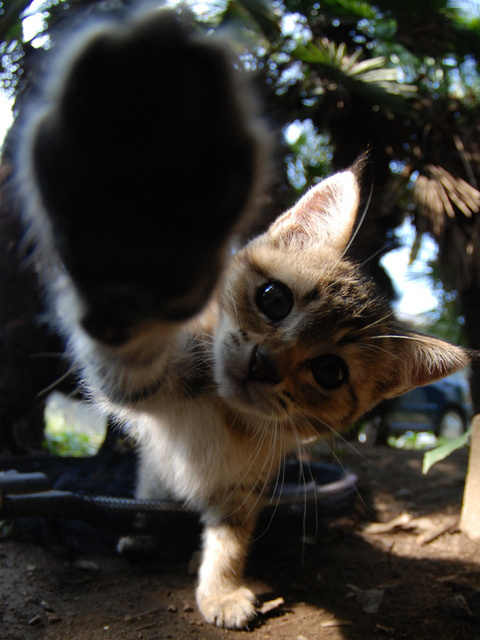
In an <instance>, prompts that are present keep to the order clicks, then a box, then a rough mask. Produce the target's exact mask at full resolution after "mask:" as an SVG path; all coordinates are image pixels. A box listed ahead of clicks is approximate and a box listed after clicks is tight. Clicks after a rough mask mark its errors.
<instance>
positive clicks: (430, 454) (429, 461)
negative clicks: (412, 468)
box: [422, 427, 472, 475]
mask: <svg viewBox="0 0 480 640" xmlns="http://www.w3.org/2000/svg"><path fill="white" fill-rule="evenodd" d="M471 433H472V428H471V427H470V429H468V431H465V433H464V434H463V435H461V436H460V437H459V438H455V440H450V441H449V442H446V443H445V444H442V445H440V446H439V447H435V449H431V450H430V451H427V452H426V454H425V455H424V456H423V466H422V473H423V474H424V475H425V474H427V473H428V472H429V471H430V469H431V468H432V467H433V465H434V464H436V463H437V462H440V460H443V459H444V458H446V457H447V456H449V455H450V454H451V453H453V452H454V451H456V450H457V449H461V448H462V447H464V446H465V445H467V444H468V440H469V438H470V435H471Z"/></svg>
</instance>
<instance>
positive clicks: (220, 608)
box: [197, 587, 256, 629]
mask: <svg viewBox="0 0 480 640" xmlns="http://www.w3.org/2000/svg"><path fill="white" fill-rule="evenodd" d="M197 601H198V607H199V609H200V611H201V613H202V614H203V616H204V617H205V620H206V621H207V622H210V623H211V624H216V625H217V627H226V628H228V629H243V628H244V627H246V626H247V625H248V623H249V622H251V621H252V620H253V619H254V618H255V616H256V607H255V605H256V598H255V595H254V594H253V593H252V592H251V591H250V589H247V588H246V587H240V589H236V590H235V591H230V592H228V593H224V594H217V595H215V596H202V595H200V594H198V595H197Z"/></svg>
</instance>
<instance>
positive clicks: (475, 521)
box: [460, 414, 480, 543]
mask: <svg viewBox="0 0 480 640" xmlns="http://www.w3.org/2000/svg"><path fill="white" fill-rule="evenodd" d="M460 528H461V530H462V531H463V533H464V534H465V535H467V536H468V537H469V538H470V539H471V540H474V541H475V542H479V543H480V414H477V415H476V416H475V417H474V418H473V422H472V437H471V440H470V456H469V459H468V472H467V479H466V482H465V492H464V494H463V507H462V517H461V520H460Z"/></svg>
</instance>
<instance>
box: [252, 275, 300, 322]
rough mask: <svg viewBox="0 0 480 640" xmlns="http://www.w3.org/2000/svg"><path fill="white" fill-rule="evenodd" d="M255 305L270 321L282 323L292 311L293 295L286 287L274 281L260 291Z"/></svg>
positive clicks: (263, 286) (264, 285)
mask: <svg viewBox="0 0 480 640" xmlns="http://www.w3.org/2000/svg"><path fill="white" fill-rule="evenodd" d="M255 303H256V305H257V307H258V308H259V309H260V311H261V312H262V313H263V314H264V315H266V316H267V318H268V319H269V320H273V321H274V322H280V320H283V319H284V318H286V317H287V316H288V314H289V313H290V311H291V310H292V307H293V294H292V292H291V291H290V289H289V288H288V287H287V286H286V285H284V284H282V283H281V282H277V281H276V280H272V281H271V282H266V283H265V284H262V286H261V287H260V288H259V289H258V291H257V295H256V296H255Z"/></svg>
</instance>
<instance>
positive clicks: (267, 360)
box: [248, 345, 282, 384]
mask: <svg viewBox="0 0 480 640" xmlns="http://www.w3.org/2000/svg"><path fill="white" fill-rule="evenodd" d="M248 380H256V381H257V382H270V383H271V384H277V383H279V382H281V380H282V377H281V375H280V371H279V370H278V366H277V363H276V362H275V360H274V358H273V357H272V356H271V354H269V353H268V351H266V350H265V349H263V348H262V347H260V346H259V345H257V346H256V347H255V348H254V350H253V353H252V357H251V359H250V367H249V371H248Z"/></svg>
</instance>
